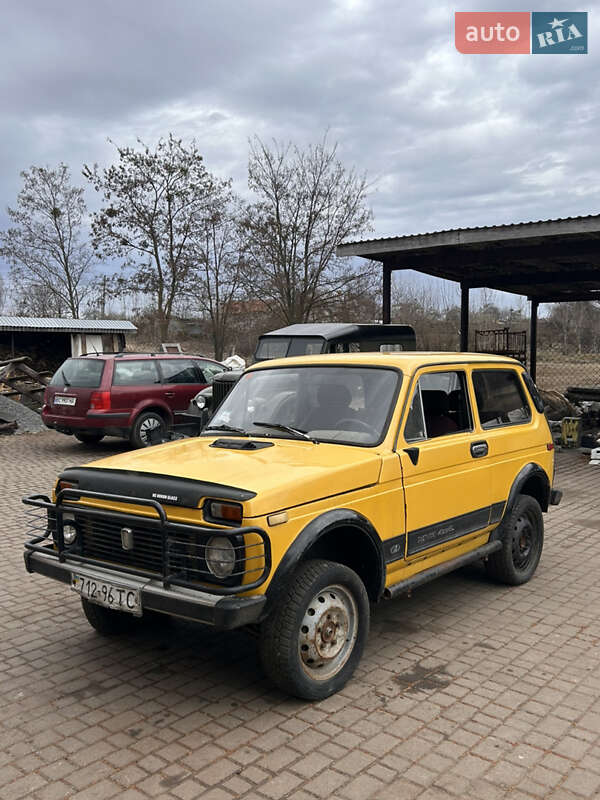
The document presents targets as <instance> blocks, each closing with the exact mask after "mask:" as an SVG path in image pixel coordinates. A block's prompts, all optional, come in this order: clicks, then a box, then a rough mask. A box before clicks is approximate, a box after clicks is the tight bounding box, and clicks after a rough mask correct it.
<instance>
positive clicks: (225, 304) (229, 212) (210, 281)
mask: <svg viewBox="0 0 600 800" xmlns="http://www.w3.org/2000/svg"><path fill="white" fill-rule="evenodd" d="M196 240H197V248H196V250H195V259H194V261H195V268H194V275H195V277H196V278H197V283H196V289H195V292H194V295H195V297H196V298H197V300H198V303H199V305H200V308H201V309H202V310H203V311H204V313H205V314H206V315H207V316H208V318H209V320H210V329H211V335H212V340H213V350H214V355H215V358H216V359H217V360H219V361H220V360H222V359H223V355H224V352H225V346H226V343H227V338H228V334H229V322H230V318H231V312H232V309H233V308H234V304H235V303H236V302H238V301H240V299H241V297H240V286H241V277H242V264H243V245H242V241H241V235H240V224H239V213H238V212H237V209H236V203H235V201H234V199H233V198H232V196H231V195H229V194H223V195H222V197H221V198H220V201H219V202H218V203H215V207H214V209H213V213H212V214H211V215H210V216H209V217H207V218H206V219H205V220H204V223H203V225H202V229H201V231H198V233H197V236H196Z"/></svg>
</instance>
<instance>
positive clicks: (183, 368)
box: [160, 358, 202, 383]
mask: <svg viewBox="0 0 600 800" xmlns="http://www.w3.org/2000/svg"><path fill="white" fill-rule="evenodd" d="M160 371H161V372H162V380H163V383H202V380H201V378H200V375H199V373H198V372H197V371H196V365H195V364H194V362H193V361H188V360H187V359H185V358H169V359H167V358H165V359H164V360H162V359H161V362H160Z"/></svg>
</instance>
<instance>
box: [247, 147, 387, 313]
mask: <svg viewBox="0 0 600 800" xmlns="http://www.w3.org/2000/svg"><path fill="white" fill-rule="evenodd" d="M248 184H249V186H250V189H252V191H253V192H254V193H255V195H256V196H257V202H256V203H255V204H254V205H252V206H250V207H249V209H248V216H247V220H246V230H247V235H248V253H249V265H250V267H251V272H250V281H249V283H250V284H251V286H252V288H253V290H254V291H255V292H256V291H258V292H259V293H260V296H261V297H262V298H263V299H265V300H266V301H267V302H269V303H270V305H271V306H272V307H273V309H274V310H275V311H276V312H277V313H278V316H279V317H280V318H281V320H282V321H284V322H286V323H292V322H306V321H307V320H308V319H310V317H311V314H312V313H313V312H314V311H315V309H319V310H321V309H323V308H326V307H327V306H328V305H330V304H332V303H333V301H334V300H335V299H336V297H337V296H338V294H339V292H340V291H342V290H343V288H344V287H345V286H347V285H348V284H349V283H351V282H353V281H354V280H356V278H357V277H358V276H359V275H360V274H361V272H359V271H358V270H357V269H356V268H355V267H354V266H353V264H352V262H349V261H348V260H347V259H338V258H337V257H336V255H335V248H336V246H337V245H338V244H339V243H340V242H342V241H343V240H344V239H348V238H353V237H355V236H357V235H360V234H362V233H363V232H364V231H367V230H370V229H371V220H372V214H371V211H370V210H369V209H368V208H367V206H366V193H367V188H368V187H367V180H366V177H365V176H364V175H359V174H357V173H356V172H355V171H354V170H353V169H351V170H347V169H346V168H345V167H344V166H343V165H342V164H341V163H340V161H339V160H338V158H337V153H336V146H335V145H334V146H332V147H330V146H329V145H328V144H327V141H326V138H324V139H323V141H322V142H321V143H320V144H317V145H311V146H309V147H308V148H306V149H305V150H301V149H300V148H298V147H297V146H294V145H291V144H288V145H285V146H284V145H282V144H280V143H278V142H274V143H273V147H268V146H267V145H266V144H264V142H262V141H261V140H260V139H259V138H255V139H254V140H253V141H252V142H251V143H250V159H249V164H248Z"/></svg>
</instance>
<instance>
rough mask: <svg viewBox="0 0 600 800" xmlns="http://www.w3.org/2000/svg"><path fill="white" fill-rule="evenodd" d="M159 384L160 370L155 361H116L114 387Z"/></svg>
mask: <svg viewBox="0 0 600 800" xmlns="http://www.w3.org/2000/svg"><path fill="white" fill-rule="evenodd" d="M158 382H159V379H158V370H157V369H156V364H155V362H154V361H117V360H115V369H114V372H113V386H149V385H151V384H153V383H158Z"/></svg>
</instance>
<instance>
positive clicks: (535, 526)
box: [486, 494, 544, 586]
mask: <svg viewBox="0 0 600 800" xmlns="http://www.w3.org/2000/svg"><path fill="white" fill-rule="evenodd" d="M500 533H501V542H502V548H501V549H500V550H498V551H497V552H496V553H492V555H491V556H490V557H489V558H488V560H487V562H486V568H487V571H488V573H489V575H491V577H492V578H494V579H495V580H497V581H499V582H501V583H507V584H510V585H512V586H517V585H519V584H521V583H526V582H527V581H528V580H529V579H530V578H531V577H532V576H533V574H534V572H535V571H536V569H537V565H538V563H539V560H540V556H541V555H542V548H543V546H544V521H543V519H542V509H541V508H540V505H539V503H538V501H537V500H536V499H535V498H533V497H530V496H529V495H524V494H523V495H519V497H518V498H517V501H516V503H515V504H514V506H513V509H512V511H511V512H510V513H509V514H508V515H507V516H506V517H505V518H504V519H503V521H502V523H501V526H500Z"/></svg>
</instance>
